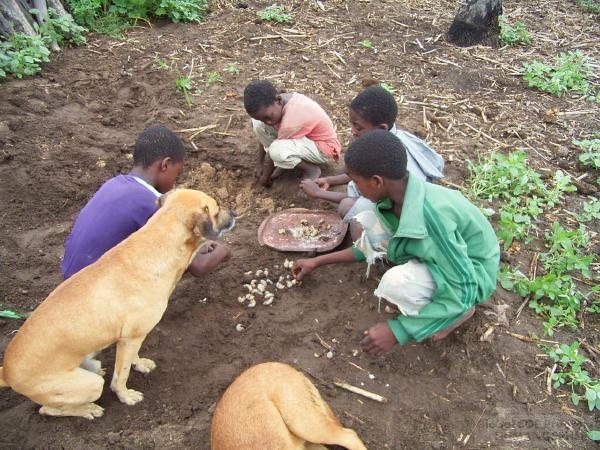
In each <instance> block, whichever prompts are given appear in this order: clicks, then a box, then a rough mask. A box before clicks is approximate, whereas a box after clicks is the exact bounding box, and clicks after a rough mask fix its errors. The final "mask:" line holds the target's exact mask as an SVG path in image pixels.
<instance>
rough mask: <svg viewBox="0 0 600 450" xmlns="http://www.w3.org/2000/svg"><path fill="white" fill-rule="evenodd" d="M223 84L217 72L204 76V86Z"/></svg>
mask: <svg viewBox="0 0 600 450" xmlns="http://www.w3.org/2000/svg"><path fill="white" fill-rule="evenodd" d="M214 83H223V77H221V74H220V73H219V72H208V73H207V74H206V84H214Z"/></svg>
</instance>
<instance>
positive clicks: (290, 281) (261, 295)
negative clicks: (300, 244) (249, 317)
mask: <svg viewBox="0 0 600 450" xmlns="http://www.w3.org/2000/svg"><path fill="white" fill-rule="evenodd" d="M283 267H284V268H285V269H287V270H289V271H290V272H291V270H292V268H293V267H294V261H289V260H287V259H286V260H285V261H284V262H283ZM275 268H278V266H275ZM269 274H270V272H269V269H267V268H266V267H265V268H264V269H258V270H257V271H256V272H253V271H249V272H245V273H244V280H248V279H249V278H252V277H255V278H252V279H250V280H248V282H247V283H245V284H244V285H243V288H244V289H245V290H246V291H247V292H246V294H245V295H241V296H239V297H238V299H237V300H238V302H240V303H243V304H246V306H247V307H248V308H254V307H255V306H256V302H257V301H261V303H262V304H263V305H264V306H269V305H270V304H271V303H273V300H274V299H275V293H276V292H278V291H283V290H285V289H289V288H292V287H294V286H296V285H298V284H299V283H300V282H299V281H298V280H296V279H295V278H293V277H292V275H291V274H287V275H280V276H279V277H278V278H277V281H274V280H272V279H271V278H269ZM246 302H247V303H246Z"/></svg>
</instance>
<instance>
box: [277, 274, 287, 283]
mask: <svg viewBox="0 0 600 450" xmlns="http://www.w3.org/2000/svg"><path fill="white" fill-rule="evenodd" d="M283 280H285V277H284V276H283V275H281V276H280V277H279V279H278V280H277V281H278V282H279V283H281V282H282V281H283Z"/></svg>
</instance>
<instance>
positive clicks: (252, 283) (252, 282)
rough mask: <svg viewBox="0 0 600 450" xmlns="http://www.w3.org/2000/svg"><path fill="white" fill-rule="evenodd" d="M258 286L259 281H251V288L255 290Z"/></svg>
mask: <svg viewBox="0 0 600 450" xmlns="http://www.w3.org/2000/svg"><path fill="white" fill-rule="evenodd" d="M257 284H258V281H257V280H252V281H250V286H252V287H253V288H255V287H256V285H257Z"/></svg>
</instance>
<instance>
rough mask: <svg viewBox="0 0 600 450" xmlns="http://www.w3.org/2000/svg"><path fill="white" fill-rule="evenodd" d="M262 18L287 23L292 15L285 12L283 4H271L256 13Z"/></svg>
mask: <svg viewBox="0 0 600 450" xmlns="http://www.w3.org/2000/svg"><path fill="white" fill-rule="evenodd" d="M256 14H257V15H258V17H260V18H261V19H262V20H266V21H269V22H277V23H288V22H291V21H292V15H291V14H289V13H286V12H285V9H284V8H283V6H279V5H271V6H267V7H266V8H264V9H261V10H260V11H258V12H257V13H256Z"/></svg>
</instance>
